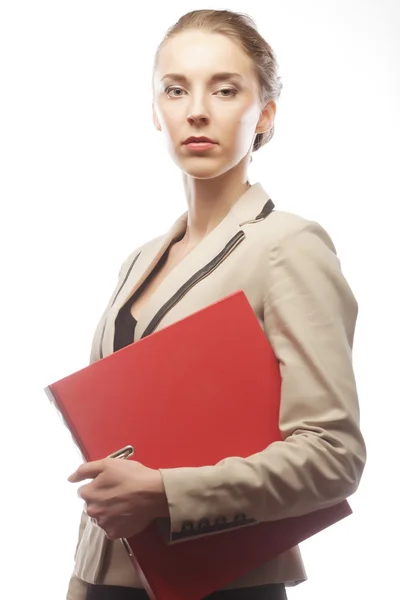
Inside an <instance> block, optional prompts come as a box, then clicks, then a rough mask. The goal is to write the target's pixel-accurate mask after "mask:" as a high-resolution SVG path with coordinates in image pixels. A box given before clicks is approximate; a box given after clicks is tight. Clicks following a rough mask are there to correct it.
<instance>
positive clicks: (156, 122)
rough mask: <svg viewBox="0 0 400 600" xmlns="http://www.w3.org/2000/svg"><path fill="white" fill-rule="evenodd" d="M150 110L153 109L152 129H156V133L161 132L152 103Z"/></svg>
mask: <svg viewBox="0 0 400 600" xmlns="http://www.w3.org/2000/svg"><path fill="white" fill-rule="evenodd" d="M152 109H153V123H154V127H155V128H156V129H157V131H161V125H160V123H159V120H158V118H157V113H156V109H155V106H154V102H153V104H152Z"/></svg>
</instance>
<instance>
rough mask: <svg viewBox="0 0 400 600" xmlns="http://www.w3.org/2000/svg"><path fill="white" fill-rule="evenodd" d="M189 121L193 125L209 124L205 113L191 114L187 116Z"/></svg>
mask: <svg viewBox="0 0 400 600" xmlns="http://www.w3.org/2000/svg"><path fill="white" fill-rule="evenodd" d="M187 120H188V121H189V123H190V124H191V125H204V123H207V122H208V115H206V114H205V113H204V112H202V113H199V112H197V113H194V112H191V114H190V115H188V116H187Z"/></svg>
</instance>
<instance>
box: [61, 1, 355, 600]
mask: <svg viewBox="0 0 400 600" xmlns="http://www.w3.org/2000/svg"><path fill="white" fill-rule="evenodd" d="M153 86H154V87H153V92H154V99H153V115H154V124H155V127H156V128H157V129H158V130H159V131H161V132H162V133H163V135H164V136H165V140H166V142H167V147H168V150H169V153H170V154H171V156H172V158H173V160H174V161H175V163H176V164H177V165H178V167H179V168H180V169H181V171H182V175H183V182H184V188H185V193H186V198H187V204H188V211H187V213H185V214H184V215H183V216H182V217H181V218H179V219H178V220H177V221H176V222H175V223H174V224H173V226H172V227H171V228H170V230H169V231H168V232H167V233H166V234H165V235H163V236H161V237H159V238H157V239H154V240H151V241H150V242H148V243H146V244H144V245H143V246H142V247H141V248H137V249H135V250H134V252H132V254H131V255H130V256H129V257H128V258H127V260H126V261H125V262H124V264H123V265H122V268H121V271H120V274H119V280H118V283H117V286H116V288H115V290H114V293H113V294H112V296H111V298H110V301H109V304H108V306H107V308H106V310H105V312H104V314H103V316H102V318H101V320H100V322H99V325H98V328H97V330H96V333H95V336H94V341H93V347H92V353H91V362H93V361H96V360H99V359H100V358H102V357H103V356H106V355H108V354H110V353H112V352H113V351H116V350H118V349H119V348H122V347H123V346H126V345H127V344H130V343H132V342H134V341H137V340H139V339H140V338H141V337H143V336H144V335H149V334H150V333H152V332H153V331H155V330H159V329H161V328H162V327H165V326H167V325H169V324H171V323H173V322H175V321H178V320H180V319H182V318H184V317H185V316H188V315H190V314H192V313H193V312H195V311H197V310H200V309H201V308H203V307H204V306H207V305H209V304H211V303H212V302H216V301H217V300H219V299H221V298H223V297H225V296H227V295H228V294H230V293H233V292H235V291H237V290H239V289H241V290H244V292H245V293H246V296H247V298H248V300H249V302H250V304H251V306H252V308H253V310H254V312H255V314H256V316H257V318H258V320H259V322H260V325H261V326H262V328H263V330H264V332H265V334H266V336H267V337H268V339H269V341H270V343H271V344H272V346H273V349H274V352H275V354H276V356H277V358H278V360H279V364H280V370H281V375H282V388H281V389H282V397H281V413H280V428H281V431H282V435H283V439H284V441H282V442H279V443H275V444H272V445H271V446H270V447H269V448H268V449H267V450H265V451H263V452H260V453H258V454H255V455H253V456H251V457H248V458H246V459H241V458H233V457H232V458H228V459H226V460H224V461H223V462H222V463H219V464H218V465H215V466H207V467H200V468H180V469H161V470H153V469H149V468H147V467H146V466H145V465H142V464H140V463H138V462H135V461H123V460H122V461H121V460H115V459H112V458H109V459H105V460H102V461H96V462H91V463H87V464H84V465H81V466H80V467H79V469H78V470H77V471H76V472H75V474H74V475H72V476H71V477H70V480H71V481H74V482H77V481H83V480H85V479H92V481H91V482H90V483H89V484H87V485H85V486H82V487H81V488H80V494H81V497H82V499H83V500H84V501H85V502H86V506H87V514H86V513H85V512H83V514H82V520H81V525H80V531H79V540H78V545H77V550H76V554H75V570H74V573H73V575H72V577H71V580H70V585H69V590H68V596H67V598H68V599H69V600H84V599H87V600H100V599H108V600H110V599H116V600H117V599H129V600H134V599H141V598H147V595H146V593H145V592H144V590H143V589H142V584H141V581H140V578H139V575H138V573H137V572H136V571H135V569H134V568H133V566H132V563H131V562H130V560H129V558H128V556H127V554H126V552H125V550H124V548H123V546H122V544H121V543H120V541H119V538H121V537H129V536H132V535H134V534H136V533H138V532H140V531H141V530H142V529H144V528H145V527H147V525H148V524H149V523H150V522H151V521H152V520H154V519H157V518H165V519H169V520H170V522H169V528H170V540H169V542H170V543H171V544H172V543H178V542H179V543H185V542H184V541H182V536H183V534H182V532H184V531H186V534H185V539H186V538H191V537H193V536H195V535H208V534H204V533H202V532H199V531H198V530H197V528H196V524H197V523H199V521H200V520H201V519H203V518H207V519H208V520H209V522H210V523H214V522H215V520H216V519H217V518H218V517H219V516H221V515H224V516H225V517H226V519H227V520H228V521H229V520H230V521H231V522H232V521H233V520H234V516H235V515H237V514H238V513H244V514H245V515H246V516H247V517H248V518H249V520H250V521H252V522H254V521H268V520H276V519H282V518H286V517H291V516H296V515H301V514H305V513H308V512H312V511H315V510H317V509H320V508H324V507H327V506H330V505H333V504H336V503H338V502H339V501H341V500H343V499H345V498H347V497H348V496H350V495H351V494H353V493H354V492H355V490H356V489H357V487H358V484H359V481H360V477H361V475H362V472H363V468H364V464H365V460H366V450H365V445H364V440H363V437H362V434H361V432H360V428H359V406H358V399H357V392H356V384H355V380H354V373H353V369H352V360H351V348H352V344H353V336H354V329H355V322H356V316H357V302H356V300H355V298H354V296H353V294H352V292H351V290H350V288H349V286H348V284H347V282H346V280H345V279H344V277H343V275H342V273H341V269H340V263H339V260H338V258H337V256H336V252H335V248H334V245H333V243H332V241H331V239H330V237H329V236H328V234H327V233H326V231H325V230H324V229H323V228H322V227H321V226H320V225H319V224H317V223H315V222H313V221H308V220H306V219H304V218H302V217H300V216H297V215H294V214H290V213H285V212H282V211H279V210H273V208H274V205H273V203H272V200H271V199H270V198H269V196H268V194H267V193H266V192H265V191H264V189H263V188H262V186H261V185H260V184H259V183H257V184H255V185H250V184H249V182H248V180H247V169H248V165H249V162H250V160H251V153H252V152H254V151H256V150H258V149H259V148H260V147H261V146H262V145H264V144H266V143H267V142H268V141H269V140H270V139H271V138H272V135H273V132H274V117H275V112H276V101H277V100H278V98H279V95H280V91H281V83H280V78H279V77H278V76H277V64H276V60H275V57H274V54H273V52H272V50H271V48H270V46H269V45H268V44H267V43H266V41H265V40H264V39H263V38H262V37H261V36H260V34H259V33H258V32H257V30H256V27H255V25H254V23H253V21H252V20H251V19H249V18H248V17H246V16H244V15H239V14H235V13H232V12H230V11H212V10H202V11H194V12H192V13H189V14H187V15H184V16H183V17H182V18H181V19H180V20H179V21H178V23H177V24H176V25H175V26H174V27H172V28H171V29H170V30H169V31H168V33H167V35H166V37H165V39H164V40H163V42H162V44H161V45H160V47H159V49H158V51H157V55H156V60H155V65H154V73H153ZM204 137H205V138H208V139H209V140H211V143H210V142H208V143H204V141H203V142H201V141H199V140H197V141H196V140H194V143H191V144H190V143H188V142H190V138H204ZM238 234H239V235H238ZM188 521H190V522H191V523H192V524H194V526H193V527H192V528H189V529H188V528H187V527H185V525H184V524H185V523H187V522H188ZM245 526H246V525H245ZM305 580H306V573H305V570H304V567H303V564H302V560H301V556H300V553H299V549H298V547H297V546H296V547H294V548H292V549H291V550H289V551H288V552H285V553H283V554H282V555H280V556H279V557H277V558H275V559H274V560H271V561H269V562H267V563H266V564H265V565H263V566H262V567H261V568H258V569H257V570H255V571H253V572H251V573H249V574H247V575H246V576H244V577H240V578H238V579H236V580H235V581H232V582H231V583H230V584H229V585H228V586H227V587H226V589H224V590H220V591H218V592H216V593H215V594H213V595H212V596H210V598H211V597H212V598H226V599H236V600H242V599H246V600H251V599H256V598H257V599H258V598H259V599H264V600H277V599H283V598H286V591H285V588H286V587H289V586H291V585H296V584H298V583H300V582H302V581H305Z"/></svg>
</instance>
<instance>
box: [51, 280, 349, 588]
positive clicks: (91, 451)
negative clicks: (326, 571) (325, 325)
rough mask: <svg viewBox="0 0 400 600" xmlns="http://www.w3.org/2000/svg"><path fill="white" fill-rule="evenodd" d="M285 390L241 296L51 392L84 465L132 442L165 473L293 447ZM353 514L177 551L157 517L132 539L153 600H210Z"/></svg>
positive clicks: (336, 513)
mask: <svg viewBox="0 0 400 600" xmlns="http://www.w3.org/2000/svg"><path fill="white" fill-rule="evenodd" d="M280 388H281V377H280V371H279V364H278V361H277V359H276V357H275V355H274V353H273V350H272V348H271V346H270V344H269V342H268V340H267V338H266V336H265V334H264V333H263V331H262V329H261V327H260V324H259V323H258V321H257V318H256V316H255V314H254V312H253V310H252V309H251V306H250V304H249V303H248V301H247V298H246V296H245V294H244V293H243V292H236V293H235V294H232V295H230V296H227V297H226V298H224V299H222V300H220V301H219V302H216V303H214V304H212V305H210V306H208V307H206V308H204V309H202V310H200V311H199V312H196V313H194V314H192V315H191V316H189V317H186V318H185V319H183V320H181V321H178V322H176V323H174V324H173V325H170V326H167V327H165V328H164V329H161V330H160V331H157V332H155V333H153V334H152V335H150V336H148V337H146V338H143V339H142V340H140V341H138V342H136V343H135V344H131V345H129V346H127V347H125V348H123V349H121V350H119V351H117V352H115V353H113V354H111V355H109V356H107V357H106V358H103V359H102V360H99V361H97V362H95V363H93V364H91V365H89V366H88V367H85V368H84V369H82V370H80V371H78V372H76V373H73V374H72V375H69V376H68V377H65V378H64V379H61V380H60V381H57V382H56V383H53V384H51V385H49V386H48V387H47V388H46V392H47V394H48V396H49V398H50V399H51V401H52V402H54V404H55V406H56V408H57V409H58V410H59V411H60V413H61V416H62V418H63V419H64V422H65V423H66V425H67V426H68V428H69V430H70V432H71V434H72V436H73V439H74V441H75V443H76V444H77V445H78V447H79V448H80V450H81V452H82V455H83V457H84V459H85V460H87V461H93V460H98V459H101V458H104V457H105V456H108V455H110V454H112V453H113V452H114V451H116V450H118V449H119V448H122V447H123V446H126V445H132V446H133V447H134V448H135V454H134V457H133V459H136V460H138V461H139V462H142V463H143V464H145V465H146V466H148V467H151V468H155V469H158V468H171V467H180V466H202V465H213V464H215V463H217V462H218V461H219V460H221V459H223V458H226V457H229V456H242V457H247V456H250V455H251V454H254V453H256V452H259V451H261V450H263V449H265V448H266V447H267V446H268V445H269V444H270V443H272V442H275V441H280V440H282V437H281V433H280V430H279V426H278V422H279V406H280ZM127 460H130V459H127ZM182 501H183V502H184V498H182ZM351 513H352V510H351V508H350V506H349V504H348V502H347V501H343V502H341V503H339V504H337V505H335V506H333V507H330V508H326V509H323V510H319V511H316V512H313V513H310V514H307V515H302V516H300V517H295V518H287V519H282V520H280V521H271V522H264V523H257V524H254V525H248V526H244V527H240V528H233V529H230V530H229V531H224V532H220V533H216V534H213V535H208V536H204V537H201V538H197V539H196V538H194V539H190V540H185V541H181V542H178V543H175V544H172V545H167V544H166V542H165V541H163V539H162V537H161V535H160V532H159V528H158V525H157V523H156V522H154V523H153V524H151V525H150V526H149V527H148V528H147V529H146V530H145V531H143V532H142V533H140V534H139V535H136V536H135V537H132V538H129V539H128V540H127V541H128V544H129V548H130V550H131V553H132V557H131V558H132V561H133V563H134V564H135V566H136V568H138V570H139V572H140V573H141V575H142V579H143V585H144V587H145V589H146V590H147V592H148V594H149V596H150V597H151V598H152V599H156V600H171V599H173V600H200V599H201V598H204V596H206V595H208V594H210V593H211V592H213V591H215V590H217V589H219V588H221V587H224V586H226V585H227V584H228V583H229V582H231V581H233V580H235V579H236V578H238V577H240V576H241V575H244V574H245V573H247V572H249V571H251V570H252V569H254V568H256V567H258V566H259V565H261V564H263V563H264V562H266V561H268V560H269V559H271V558H273V557H275V556H276V555H278V554H280V553H282V552H284V551H285V550H288V549H289V548H291V547H293V546H295V545H296V544H298V543H300V542H301V541H303V540H305V539H306V538H309V537H310V536H312V535H314V534H315V533H317V532H319V531H321V530H323V529H325V528H326V527H328V526H330V525H332V524H333V523H335V522H337V521H339V520H340V519H342V518H344V517H346V516H348V515H350V514H351Z"/></svg>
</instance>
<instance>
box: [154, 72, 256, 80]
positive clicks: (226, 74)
mask: <svg viewBox="0 0 400 600" xmlns="http://www.w3.org/2000/svg"><path fill="white" fill-rule="evenodd" d="M233 77H237V78H239V79H242V80H244V77H243V76H242V75H240V73H229V72H227V71H225V72H223V73H214V75H212V76H211V77H210V81H222V80H223V79H232V78H233ZM164 79H176V80H177V81H184V82H186V83H187V81H188V79H187V77H185V75H181V74H180V73H167V74H166V75H164V76H163V77H162V78H161V81H164Z"/></svg>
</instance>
